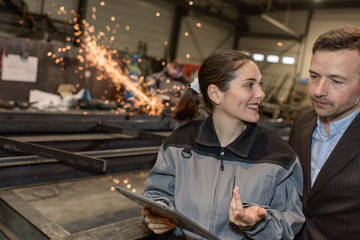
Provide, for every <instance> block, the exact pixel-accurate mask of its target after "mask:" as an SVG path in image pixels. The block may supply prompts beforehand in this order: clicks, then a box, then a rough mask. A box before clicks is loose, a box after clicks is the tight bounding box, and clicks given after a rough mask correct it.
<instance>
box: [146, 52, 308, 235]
mask: <svg viewBox="0 0 360 240" xmlns="http://www.w3.org/2000/svg"><path fill="white" fill-rule="evenodd" d="M261 78H262V76H261V73H260V70H259V68H258V67H257V66H256V64H255V63H254V62H253V61H252V59H251V58H250V57H249V56H248V55H247V54H244V53H242V52H239V51H235V50H221V51H217V52H215V53H213V54H212V55H211V56H209V57H208V58H207V59H206V60H205V61H204V62H203V64H202V66H201V68H200V71H199V75H198V83H197V82H196V81H195V82H193V83H192V84H191V86H190V88H189V89H187V90H186V92H185V93H184V95H183V96H182V98H181V100H180V101H179V103H178V107H177V111H176V112H175V115H174V119H176V120H180V121H183V120H190V123H188V124H185V125H183V126H182V127H180V128H178V129H177V130H175V131H174V133H173V134H172V135H170V136H169V137H168V139H167V140H166V141H165V142H164V143H163V145H162V146H161V149H160V151H159V155H158V158H157V161H156V164H155V165H154V167H153V169H152V170H151V171H150V173H149V176H148V179H147V185H146V187H145V191H144V195H145V196H146V197H149V198H151V199H153V200H155V201H159V202H161V203H163V204H166V205H168V206H170V207H174V208H176V209H177V210H178V211H180V212H181V213H183V214H184V215H186V216H187V217H189V218H190V219H192V220H193V221H195V222H197V223H198V224H200V225H201V226H202V227H203V228H205V229H207V230H209V231H210V232H211V233H213V234H214V235H216V236H217V237H219V238H220V239H222V240H224V239H249V238H250V239H262V240H263V239H266V240H269V239H293V238H294V236H295V234H296V233H297V232H298V231H299V230H300V229H301V227H302V225H303V222H304V216H303V214H302V204H301V201H300V196H299V195H300V194H301V193H302V171H301V168H300V165H299V161H298V158H297V156H296V154H295V152H294V151H293V150H292V149H291V148H290V147H289V145H288V144H287V143H286V142H285V141H284V140H283V139H282V138H281V137H279V136H278V135H276V134H274V133H272V132H270V131H269V130H267V129H264V128H261V127H259V126H257V124H256V122H257V121H259V119H260V116H259V113H258V110H259V104H260V101H261V100H262V99H263V98H264V96H265V94H264V92H263V91H262V90H261V87H260V85H261ZM199 94H201V95H202V98H203V102H204V105H205V106H206V107H207V109H208V111H209V113H210V116H209V117H208V118H206V119H205V120H197V121H194V119H195V118H196V114H197V112H198V108H197V106H198V104H199V103H200V101H199V96H198V95H199ZM142 213H143V215H144V216H145V222H146V223H147V224H148V226H149V228H150V229H152V230H153V231H154V232H155V233H158V234H161V233H165V232H168V231H169V230H172V229H174V228H175V227H176V224H175V223H173V222H171V221H170V220H169V219H165V218H162V217H158V216H156V215H153V214H151V212H150V210H149V209H147V208H144V209H143V210H142ZM170 233H171V234H172V235H176V236H181V235H183V236H184V237H185V238H186V239H199V238H200V237H199V236H197V235H195V234H192V233H190V232H188V231H186V230H181V229H179V228H175V229H174V230H172V231H171V232H170Z"/></svg>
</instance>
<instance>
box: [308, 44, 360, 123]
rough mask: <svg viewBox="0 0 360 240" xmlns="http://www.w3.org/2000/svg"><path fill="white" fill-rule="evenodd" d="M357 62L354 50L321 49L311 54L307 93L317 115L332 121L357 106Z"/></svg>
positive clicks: (359, 88) (359, 91) (359, 90)
mask: <svg viewBox="0 0 360 240" xmlns="http://www.w3.org/2000/svg"><path fill="white" fill-rule="evenodd" d="M359 64H360V55H359V52H358V51H357V50H340V51H324V50H321V51H316V52H315V53H314V54H313V56H312V59H311V63H310V70H309V72H310V78H309V96H310V99H311V102H312V105H313V107H314V109H315V111H316V113H317V114H318V115H320V116H322V117H326V118H327V120H328V121H329V122H333V121H336V120H339V119H342V118H344V117H346V116H348V115H350V114H351V113H352V112H354V111H355V110H356V109H357V108H359V106H360V104H359V97H360V74H359Z"/></svg>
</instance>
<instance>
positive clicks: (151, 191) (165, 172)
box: [143, 145, 175, 207]
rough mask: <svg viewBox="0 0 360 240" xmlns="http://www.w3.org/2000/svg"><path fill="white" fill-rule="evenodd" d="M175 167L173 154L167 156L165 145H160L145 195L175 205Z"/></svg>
mask: <svg viewBox="0 0 360 240" xmlns="http://www.w3.org/2000/svg"><path fill="white" fill-rule="evenodd" d="M174 186H175V167H174V162H173V159H172V156H171V154H167V155H166V156H165V151H164V147H163V145H162V146H161V147H160V150H159V153H158V157H157V159H156V163H155V165H154V167H153V168H152V169H151V171H150V172H149V175H148V177H147V180H146V186H145V190H144V194H143V195H144V196H145V197H148V198H150V199H152V200H154V201H162V202H164V203H165V204H167V205H168V206H170V207H174Z"/></svg>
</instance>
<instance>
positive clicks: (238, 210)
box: [229, 186, 266, 230]
mask: <svg viewBox="0 0 360 240" xmlns="http://www.w3.org/2000/svg"><path fill="white" fill-rule="evenodd" d="M265 214H266V210H265V209H264V208H261V207H259V206H251V207H246V208H244V206H243V203H242V200H241V196H240V190H239V187H237V186H236V187H235V188H234V190H233V197H232V200H231V203H230V209H229V220H230V222H232V223H234V224H236V225H237V226H239V227H241V228H243V229H245V230H247V229H252V228H254V227H255V226H256V224H257V223H258V222H260V221H261V220H262V219H263V218H264V217H265Z"/></svg>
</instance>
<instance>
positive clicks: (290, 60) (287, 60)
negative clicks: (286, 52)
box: [281, 56, 295, 65]
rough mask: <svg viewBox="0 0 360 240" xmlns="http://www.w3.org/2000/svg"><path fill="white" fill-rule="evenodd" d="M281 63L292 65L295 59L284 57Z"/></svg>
mask: <svg viewBox="0 0 360 240" xmlns="http://www.w3.org/2000/svg"><path fill="white" fill-rule="evenodd" d="M281 61H282V63H283V64H291V65H292V64H294V63H295V58H294V57H286V56H285V57H283V58H282V60H281Z"/></svg>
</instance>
